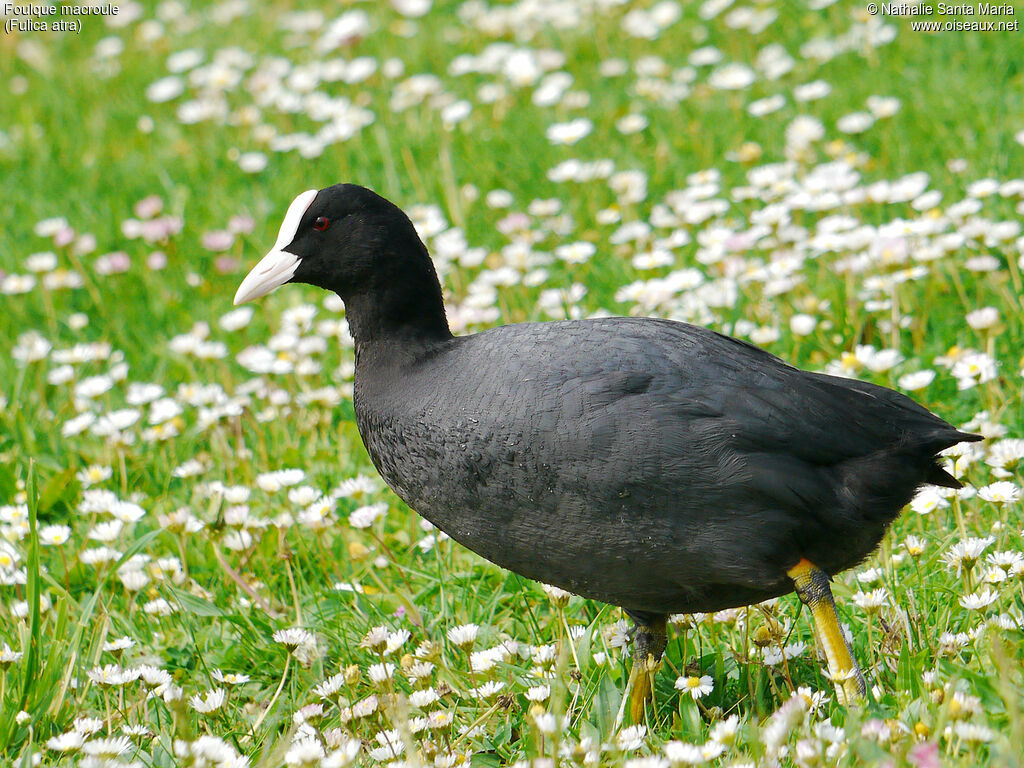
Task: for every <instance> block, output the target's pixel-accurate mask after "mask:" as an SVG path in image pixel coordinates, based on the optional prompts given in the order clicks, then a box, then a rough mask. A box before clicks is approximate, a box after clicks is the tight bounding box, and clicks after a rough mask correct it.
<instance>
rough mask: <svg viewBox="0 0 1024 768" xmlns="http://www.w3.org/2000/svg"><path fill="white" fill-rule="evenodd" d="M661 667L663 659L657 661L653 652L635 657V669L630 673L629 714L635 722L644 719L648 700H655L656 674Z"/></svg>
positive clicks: (640, 721)
mask: <svg viewBox="0 0 1024 768" xmlns="http://www.w3.org/2000/svg"><path fill="white" fill-rule="evenodd" d="M659 669H661V661H660V660H658V661H655V659H654V656H653V655H652V654H647V658H644V659H640V658H638V659H634V660H633V669H632V670H631V671H630V673H629V684H630V685H631V686H632V690H631V691H630V694H629V716H630V717H631V718H632V719H633V722H634V723H642V722H643V721H644V708H645V707H646V706H647V702H648V701H654V676H655V675H656V674H658V670H659Z"/></svg>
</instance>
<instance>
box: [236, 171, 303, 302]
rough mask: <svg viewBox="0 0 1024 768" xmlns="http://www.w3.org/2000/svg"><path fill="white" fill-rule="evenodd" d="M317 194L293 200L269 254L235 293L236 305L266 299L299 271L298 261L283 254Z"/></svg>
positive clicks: (289, 254) (301, 196)
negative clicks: (266, 296) (263, 297)
mask: <svg viewBox="0 0 1024 768" xmlns="http://www.w3.org/2000/svg"><path fill="white" fill-rule="evenodd" d="M316 195H317V190H315V189H307V190H306V191H305V192H303V193H302V194H301V195H299V196H298V197H296V198H295V199H294V200H292V204H291V205H289V206H288V212H287V213H285V215H284V221H282V222H281V229H280V231H279V232H278V233H277V242H276V243H274V247H273V248H271V249H270V253H268V254H267V255H266V256H264V257H263V258H262V259H260V262H259V264H257V265H256V266H255V267H253V268H252V271H251V272H249V274H248V275H246V276H245V279H244V280H243V281H242V284H241V285H239V286H238V291H237V292H236V293H235V305H236V306H237V305H238V304H244V303H245V302H247V301H252V300H253V299H256V298H259V297H260V296H265V295H266V294H268V293H270V292H271V291H272V290H274V289H275V288H279V287H280V286H282V285H284V284H285V283H287V282H288V281H289V280H291V279H292V277H293V276H294V275H295V270H296V269H298V267H299V257H298V256H296V255H295V254H293V253H289V252H288V251H286V250H284V248H285V246H287V245H288V244H289V243H291V241H292V240H293V239H295V231H296V230H297V229H298V228H299V222H300V221H301V220H302V216H303V214H305V213H306V211H308V210H309V206H311V205H312V204H313V200H314V199H315V198H316Z"/></svg>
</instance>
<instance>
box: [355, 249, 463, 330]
mask: <svg viewBox="0 0 1024 768" xmlns="http://www.w3.org/2000/svg"><path fill="white" fill-rule="evenodd" d="M414 269H415V268H414ZM374 282H375V283H376V284H377V285H376V286H372V285H371V286H368V287H367V289H366V290H361V291H358V292H356V293H353V294H351V295H348V296H345V295H342V300H343V301H344V302H345V316H346V318H347V319H348V326H349V330H350V331H351V333H352V338H353V339H355V342H356V346H357V347H358V346H361V345H365V344H367V343H370V342H377V341H383V342H395V343H397V342H413V343H416V342H419V343H423V344H429V343H430V342H433V341H443V340H445V339H450V338H451V337H452V333H451V331H450V330H449V328H448V319H447V318H446V317H445V313H444V299H443V296H442V294H441V285H440V283H439V282H438V279H437V274H436V273H435V272H434V270H433V266H432V265H431V266H430V269H429V270H427V269H424V270H422V274H419V275H410V274H406V275H401V276H398V275H394V276H392V275H381V276H379V278H378V279H376V280H374Z"/></svg>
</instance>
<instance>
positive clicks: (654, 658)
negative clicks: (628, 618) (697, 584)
mask: <svg viewBox="0 0 1024 768" xmlns="http://www.w3.org/2000/svg"><path fill="white" fill-rule="evenodd" d="M665 618H666V617H664V616H652V617H647V616H644V620H643V621H641V620H640V619H638V618H637V617H636V616H635V615H634V616H633V621H634V622H636V636H635V637H634V638H633V668H632V669H631V670H630V673H629V681H628V682H627V683H626V691H625V693H624V694H623V699H622V706H621V707H620V708H619V714H618V716H617V717H616V727H617V726H618V725H619V724H620V723H621V721H622V715H623V714H624V712H623V710H624V709H625V706H626V698H627V697H628V698H629V715H630V717H631V718H632V720H633V722H634V723H642V722H643V719H644V708H645V707H646V706H647V702H648V701H653V700H654V676H655V675H656V674H657V673H658V670H659V669H660V668H661V656H662V654H663V653H664V652H665V646H666V644H667V643H668V635H667V627H666V621H665Z"/></svg>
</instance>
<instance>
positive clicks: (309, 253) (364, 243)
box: [235, 184, 448, 340]
mask: <svg viewBox="0 0 1024 768" xmlns="http://www.w3.org/2000/svg"><path fill="white" fill-rule="evenodd" d="M285 283H309V284H310V285H316V286H319V287H320V288H324V289H326V290H329V291H334V292H335V293H337V294H338V295H339V296H340V297H341V298H342V300H344V302H345V308H346V310H347V316H348V319H349V325H350V328H351V330H352V333H353V335H354V336H357V340H358V336H360V335H362V337H363V338H368V337H370V336H379V335H381V334H382V333H390V332H392V331H395V330H396V329H398V330H404V331H406V332H408V333H412V334H415V335H431V334H434V335H440V336H442V337H443V336H446V335H448V325H447V322H446V321H445V317H444V304H443V301H442V296H441V287H440V284H439V282H438V279H437V273H436V272H435V270H434V265H433V262H432V261H431V260H430V256H429V254H428V253H427V249H426V247H425V246H424V245H423V242H422V241H421V240H420V238H419V235H417V233H416V228H415V227H414V226H413V224H412V222H411V221H410V220H409V217H408V216H406V215H405V214H404V213H403V212H402V210H401V209H400V208H398V207H397V206H396V205H394V204H393V203H391V202H389V201H388V200H385V199H384V198H383V197H381V196H380V195H378V194H376V193H375V192H372V191H370V190H369V189H366V188H365V187H360V186H357V185H355V184H335V185H334V186H333V187H326V188H324V189H321V190H319V191H317V190H315V189H310V190H307V191H306V192H303V193H302V194H300V195H299V196H298V197H296V198H295V199H294V200H293V201H292V203H291V205H289V206H288V211H287V213H285V215H284V221H283V222H282V223H281V229H280V231H279V232H278V234H277V242H275V243H274V247H273V248H271V250H270V252H269V253H268V254H267V255H266V256H264V257H263V258H262V259H261V260H260V262H259V263H258V264H257V265H256V266H255V267H253V268H252V271H251V272H249V274H248V275H246V276H245V279H244V280H242V284H241V285H239V286H238V291H237V292H236V293H235V304H243V303H245V302H247V301H251V300H252V299H255V298H258V297H260V296H264V295H266V294H268V293H270V292H271V291H273V290H274V289H275V288H278V287H279V286H282V285H284V284H285Z"/></svg>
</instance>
